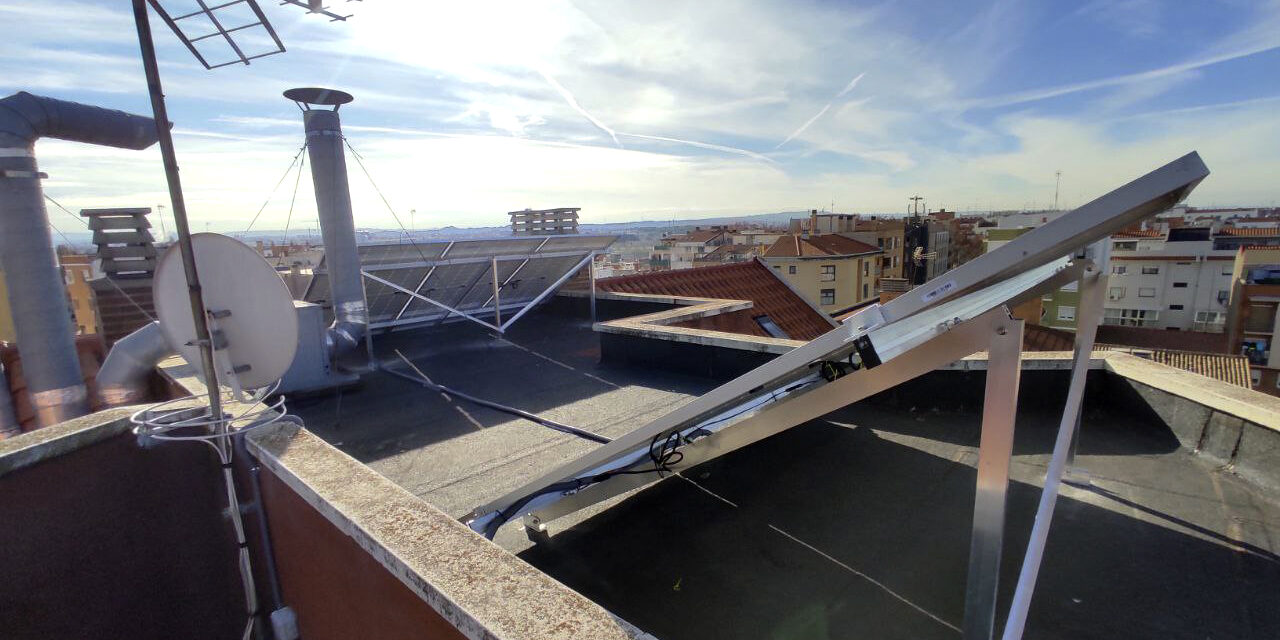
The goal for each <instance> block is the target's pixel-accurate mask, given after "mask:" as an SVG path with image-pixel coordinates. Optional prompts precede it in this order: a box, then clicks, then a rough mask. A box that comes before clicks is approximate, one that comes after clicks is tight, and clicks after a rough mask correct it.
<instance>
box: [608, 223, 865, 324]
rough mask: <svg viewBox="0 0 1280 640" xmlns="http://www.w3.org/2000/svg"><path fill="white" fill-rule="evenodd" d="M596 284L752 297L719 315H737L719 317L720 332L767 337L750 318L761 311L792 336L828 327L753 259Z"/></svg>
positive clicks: (620, 290)
mask: <svg viewBox="0 0 1280 640" xmlns="http://www.w3.org/2000/svg"><path fill="white" fill-rule="evenodd" d="M859 244H861V243H859ZM596 286H597V287H598V288H599V289H600V290H602V291H612V292H615V293H647V294H654V295H673V296H689V297H694V298H722V299H728V300H750V301H752V303H753V306H752V308H751V309H749V310H748V311H745V312H742V314H736V313H735V314H725V315H729V316H737V317H736V318H725V319H724V320H723V322H731V323H732V326H720V327H717V328H718V329H719V330H721V331H731V332H733V333H743V334H747V335H753V336H761V337H767V336H768V335H769V334H768V333H766V332H765V331H764V329H762V328H761V327H760V325H759V324H758V323H756V322H754V321H753V320H752V318H753V317H755V316H758V315H761V314H766V315H768V316H769V317H770V318H772V319H773V321H774V322H775V323H776V324H777V325H778V326H779V327H781V328H782V330H783V331H785V332H786V334H787V336H788V337H789V338H791V339H793V340H812V339H814V338H816V337H818V336H820V335H822V334H824V333H826V332H828V331H830V330H831V327H832V325H831V323H830V322H828V321H827V320H826V319H825V318H824V317H823V315H822V314H821V313H819V312H818V311H815V310H814V308H813V307H812V306H810V305H809V303H808V302H805V300H804V298H801V297H800V296H799V294H797V293H796V292H795V291H792V290H791V287H788V286H787V285H786V284H785V283H784V282H782V281H781V280H779V279H778V277H777V276H776V275H774V273H773V271H772V270H771V269H769V268H768V267H766V266H764V265H763V264H761V263H760V262H759V261H757V260H748V261H745V262H736V263H733V264H724V265H715V266H710V267H698V268H696V269H677V270H674V271H653V272H650V273H641V274H637V275H632V276H621V277H617V278H605V279H602V280H597V281H596ZM717 317H719V316H714V317H713V318H717ZM735 320H745V321H735Z"/></svg>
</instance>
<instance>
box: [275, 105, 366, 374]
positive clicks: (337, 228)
mask: <svg viewBox="0 0 1280 640" xmlns="http://www.w3.org/2000/svg"><path fill="white" fill-rule="evenodd" d="M284 95H285V97H286V98H289V99H290V100H293V101H295V102H297V103H298V104H300V105H302V106H303V113H302V123H303V128H304V129H305V130H306V134H307V157H308V158H309V159H310V160H311V179H312V181H313V182H314V183H315V192H316V212H317V214H318V216H319V218H320V235H321V236H322V237H323V239H324V262H325V271H326V272H327V273H328V277H329V290H330V302H332V304H333V325H332V326H330V327H329V342H330V346H331V347H332V349H333V354H332V355H333V356H335V357H337V356H340V355H342V354H344V353H347V352H350V351H353V350H355V349H356V348H357V347H359V346H360V344H361V342H362V341H363V340H364V334H365V331H367V330H368V327H369V313H368V311H367V306H366V303H365V297H364V277H363V276H362V275H361V274H360V256H359V255H358V254H357V253H356V225H355V219H354V217H353V216H352V214H351V189H350V186H349V185H348V183H347V160H346V156H345V154H344V153H343V149H342V147H343V138H342V123H341V121H340V120H339V119H338V107H340V106H342V105H343V104H346V103H348V102H351V100H352V97H351V96H350V95H349V94H346V93H343V92H341V91H334V90H331V89H315V88H305V89H290V90H288V91H286V92H285V93H284ZM317 105H329V106H333V107H334V108H333V109H315V108H312V107H314V106H317Z"/></svg>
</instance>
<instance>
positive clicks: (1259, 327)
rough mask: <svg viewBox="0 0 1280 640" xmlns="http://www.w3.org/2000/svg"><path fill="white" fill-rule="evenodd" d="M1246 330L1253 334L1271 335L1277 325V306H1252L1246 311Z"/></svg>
mask: <svg viewBox="0 0 1280 640" xmlns="http://www.w3.org/2000/svg"><path fill="white" fill-rule="evenodd" d="M1245 314H1246V315H1245V317H1244V330H1245V331H1248V332H1251V333H1271V329H1272V327H1274V326H1275V324H1276V305H1274V304H1251V305H1249V308H1248V309H1247V310H1246V311H1245Z"/></svg>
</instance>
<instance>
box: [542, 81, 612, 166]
mask: <svg viewBox="0 0 1280 640" xmlns="http://www.w3.org/2000/svg"><path fill="white" fill-rule="evenodd" d="M538 73H540V74H542V79H543V80H546V81H547V84H549V85H551V87H552V88H553V89H555V90H556V91H559V92H560V95H561V97H563V98H564V101H565V102H567V103H568V104H569V106H570V107H573V110H574V111H577V112H578V113H580V114H582V117H584V118H586V119H587V120H590V121H591V124H593V125H595V126H596V128H597V129H599V130H601V131H603V132H605V133H607V134H609V137H610V138H613V143H614V144H616V145H618V147H619V148H621V147H622V143H621V142H618V134H617V133H615V132H614V130H613V129H610V128H609V127H606V126H604V123H603V122H600V121H599V120H597V119H596V117H595V116H593V115H591V113H590V112H588V111H587V110H586V109H583V108H582V105H580V104H578V99H577V98H574V97H573V94H572V93H569V90H568V89H566V88H564V85H561V84H560V83H559V82H556V79H555V78H553V77H551V74H549V73H547V72H546V71H545V70H543V69H538Z"/></svg>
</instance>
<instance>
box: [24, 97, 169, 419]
mask: <svg viewBox="0 0 1280 640" xmlns="http://www.w3.org/2000/svg"><path fill="white" fill-rule="evenodd" d="M40 138H60V139H62V140H70V141H73V142H84V143H87V144H97V145H104V146H109V147H120V148H124V149H135V150H138V149H145V148H147V147H149V146H151V145H152V144H154V143H155V142H156V128H155V123H154V121H153V120H152V119H151V118H146V117H143V116H137V115H133V114H129V113H124V112H122V111H112V110H109V109H103V108H100V107H91V106H88V105H83V104H77V103H75V102H66V101H64V100H55V99H53V98H45V97H41V96H36V95H32V94H30V93H26V92H19V93H15V94H13V95H11V96H9V97H7V98H3V99H0V265H2V266H3V268H4V271H5V280H6V282H8V285H9V302H10V307H11V309H12V312H13V324H14V330H15V333H16V334H17V342H18V351H19V353H21V354H22V362H23V376H24V378H26V381H27V388H28V389H29V390H30V391H31V400H32V403H33V404H34V405H35V409H36V419H37V422H38V423H39V424H40V426H48V425H51V424H56V423H58V422H62V421H64V420H68V419H70V418H74V417H76V416H81V415H84V414H85V413H87V412H88V394H87V393H86V391H85V386H84V380H83V379H82V378H81V375H80V362H79V359H78V357H77V356H76V348H75V340H74V337H73V333H72V330H71V319H70V315H69V311H68V309H67V294H66V287H65V285H64V284H63V280H62V275H61V274H60V273H59V270H58V264H57V260H56V256H55V255H54V251H53V246H52V245H53V243H52V239H51V238H50V237H49V216H48V214H47V213H46V211H45V208H44V191H43V190H42V189H41V186H40V179H41V178H42V177H43V176H42V175H41V174H40V173H39V170H38V168H37V166H36V158H35V143H36V140H38V139H40Z"/></svg>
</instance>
